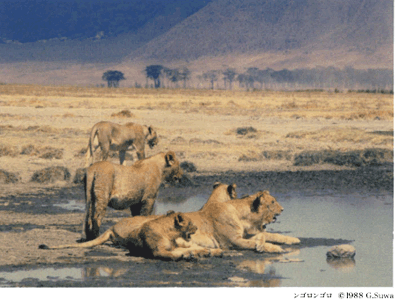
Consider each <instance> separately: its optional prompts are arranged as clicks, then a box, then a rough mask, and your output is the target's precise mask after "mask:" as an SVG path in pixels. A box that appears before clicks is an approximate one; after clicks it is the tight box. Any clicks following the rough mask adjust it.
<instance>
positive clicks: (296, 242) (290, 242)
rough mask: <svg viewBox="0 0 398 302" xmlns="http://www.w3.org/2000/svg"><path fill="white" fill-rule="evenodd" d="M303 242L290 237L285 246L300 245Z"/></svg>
mask: <svg viewBox="0 0 398 302" xmlns="http://www.w3.org/2000/svg"><path fill="white" fill-rule="evenodd" d="M300 242H301V241H300V239H298V238H295V237H289V238H288V239H287V240H286V241H285V244H299V243H300Z"/></svg>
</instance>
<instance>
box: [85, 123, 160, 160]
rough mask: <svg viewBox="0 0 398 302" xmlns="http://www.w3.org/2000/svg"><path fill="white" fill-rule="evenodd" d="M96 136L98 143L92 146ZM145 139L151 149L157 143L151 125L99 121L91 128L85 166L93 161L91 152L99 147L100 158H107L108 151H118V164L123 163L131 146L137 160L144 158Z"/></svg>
mask: <svg viewBox="0 0 398 302" xmlns="http://www.w3.org/2000/svg"><path fill="white" fill-rule="evenodd" d="M96 137H97V140H98V145H97V146H95V147H94V150H93V145H94V140H95V138H96ZM145 141H147V143H148V146H149V147H150V148H151V149H152V148H153V147H154V146H155V145H157V144H158V142H159V140H158V136H157V133H156V131H155V130H154V129H153V127H152V126H149V127H147V126H142V125H139V124H135V123H127V124H125V125H119V124H115V123H112V122H105V121H102V122H99V123H96V124H95V125H94V126H93V128H91V132H90V138H89V141H88V147H87V153H86V167H88V166H89V165H90V164H92V163H93V160H94V157H93V153H94V152H95V151H96V150H97V149H98V147H100V148H101V160H103V161H105V160H107V159H108V156H109V151H110V150H112V151H119V161H120V164H121V165H123V164H125V161H124V160H125V156H126V151H127V149H128V148H129V147H130V146H131V147H132V148H133V149H135V150H136V153H137V158H138V160H140V159H143V158H145Z"/></svg>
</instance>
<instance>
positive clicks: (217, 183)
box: [213, 181, 221, 189]
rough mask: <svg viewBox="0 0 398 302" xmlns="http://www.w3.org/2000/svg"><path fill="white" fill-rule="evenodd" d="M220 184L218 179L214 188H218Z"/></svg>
mask: <svg viewBox="0 0 398 302" xmlns="http://www.w3.org/2000/svg"><path fill="white" fill-rule="evenodd" d="M219 185H221V182H219V181H216V182H215V183H214V184H213V189H215V188H217V187H218V186H219Z"/></svg>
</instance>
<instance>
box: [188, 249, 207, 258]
mask: <svg viewBox="0 0 398 302" xmlns="http://www.w3.org/2000/svg"><path fill="white" fill-rule="evenodd" d="M192 256H193V257H195V256H196V257H210V256H211V252H210V249H203V250H200V251H196V252H195V253H193V254H192Z"/></svg>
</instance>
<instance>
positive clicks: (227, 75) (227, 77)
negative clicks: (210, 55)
mask: <svg viewBox="0 0 398 302" xmlns="http://www.w3.org/2000/svg"><path fill="white" fill-rule="evenodd" d="M223 75H224V83H225V88H227V85H226V82H227V81H228V82H229V89H232V82H233V81H234V79H235V76H236V71H235V69H234V68H228V69H227V70H226V71H224V72H223Z"/></svg>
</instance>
